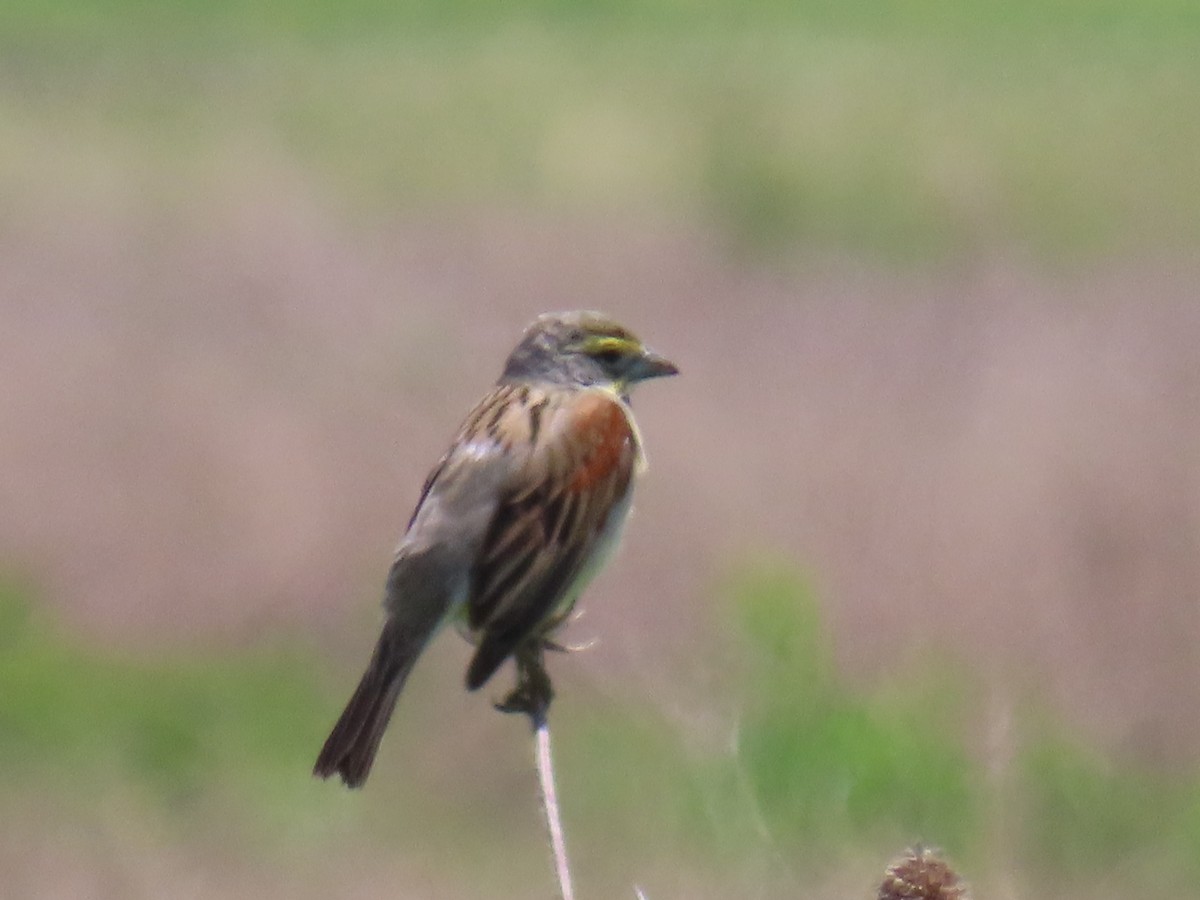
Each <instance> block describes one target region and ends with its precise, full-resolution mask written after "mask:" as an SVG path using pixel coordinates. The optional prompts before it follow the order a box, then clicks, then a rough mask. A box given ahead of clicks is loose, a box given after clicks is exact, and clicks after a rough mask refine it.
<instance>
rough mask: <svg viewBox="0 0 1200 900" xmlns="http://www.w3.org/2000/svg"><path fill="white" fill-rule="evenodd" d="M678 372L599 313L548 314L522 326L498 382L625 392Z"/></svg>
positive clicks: (629, 332) (630, 334) (630, 333)
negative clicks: (546, 383) (542, 382)
mask: <svg viewBox="0 0 1200 900" xmlns="http://www.w3.org/2000/svg"><path fill="white" fill-rule="evenodd" d="M678 371H679V369H678V368H676V366H675V364H674V363H672V362H671V361H670V360H668V359H666V358H665V357H663V356H660V355H659V354H657V353H655V352H654V351H653V350H651V349H649V348H648V347H647V346H646V345H645V344H643V343H642V342H641V341H640V340H638V338H637V337H636V336H635V335H634V334H633V333H632V332H631V331H630V330H629V329H627V328H625V327H623V326H621V325H618V324H617V323H616V322H614V321H613V320H612V319H611V318H609V317H608V316H606V315H604V314H603V313H597V312H586V311H585V312H568V313H546V314H544V315H541V316H538V317H537V318H536V319H534V321H533V323H532V324H531V325H530V326H529V327H528V328H526V329H525V334H524V335H523V336H522V338H521V342H520V343H519V344H517V346H516V349H514V350H513V352H512V353H511V354H510V355H509V357H508V362H507V363H505V366H504V375H503V376H502V377H501V381H528V380H532V379H537V380H545V381H552V382H555V383H557V384H574V385H589V386H590V385H599V386H603V387H611V388H612V389H613V390H615V391H617V393H619V394H622V395H626V394H628V392H629V390H630V388H631V387H632V386H633V385H635V384H637V383H638V382H639V381H645V380H646V379H648V378H659V377H662V376H664V375H675V374H676V373H678Z"/></svg>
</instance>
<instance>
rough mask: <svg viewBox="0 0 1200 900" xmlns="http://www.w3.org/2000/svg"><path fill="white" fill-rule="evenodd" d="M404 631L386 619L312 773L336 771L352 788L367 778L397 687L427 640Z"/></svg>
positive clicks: (323, 774) (406, 675)
mask: <svg viewBox="0 0 1200 900" xmlns="http://www.w3.org/2000/svg"><path fill="white" fill-rule="evenodd" d="M403 632H404V629H403V628H402V627H401V626H400V625H399V623H398V622H396V621H395V619H391V618H389V619H388V622H387V624H386V625H384V628H383V633H382V634H381V635H380V636H379V641H378V643H376V645H375V652H374V653H373V654H372V656H371V662H370V664H369V665H368V666H367V670H366V672H364V673H363V676H362V680H360V681H359V683H358V687H357V688H355V690H354V695H353V696H352V697H351V698H350V702H349V703H347V704H346V708H345V710H343V711H342V715H341V718H339V719H338V720H337V724H336V725H334V726H333V731H332V732H330V734H329V737H328V738H327V739H326V740H325V746H324V747H322V748H321V755H320V756H318V757H317V764H316V766H314V767H313V774H314V775H316V776H318V777H320V778H328V777H329V776H331V775H333V774H334V773H335V772H336V773H337V774H338V775H340V776H341V778H342V781H343V782H345V784H346V786H347V787H352V788H356V787H361V786H362V783H363V782H364V781H366V780H367V775H368V774H369V773H370V771H371V763H373V762H374V761H375V753H376V751H378V750H379V742H380V740H381V739H382V738H383V732H384V730H385V729H386V728H387V725H388V721H389V720H390V719H391V717H392V710H394V709H395V708H396V700H397V699H398V698H399V696H400V689H401V688H403V687H404V682H405V681H407V680H408V673H409V672H411V671H412V667H413V663H415V662H416V661H417V656H418V655H419V654H420V652H421V649H422V647H423V646H424V644H425V639H424V638H425V636H424V635H422V636H421V637H420V638H419V639H416V640H414V639H412V638H411V637H406V635H405V634H404V633H403Z"/></svg>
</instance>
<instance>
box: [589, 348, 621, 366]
mask: <svg viewBox="0 0 1200 900" xmlns="http://www.w3.org/2000/svg"><path fill="white" fill-rule="evenodd" d="M623 355H624V354H622V353H621V351H620V350H601V351H600V352H599V353H597V354H596V359H598V360H600V362H602V363H604V364H605V365H606V366H615V365H616V364H617V363H619V362H620V361H621V357H622V356H623Z"/></svg>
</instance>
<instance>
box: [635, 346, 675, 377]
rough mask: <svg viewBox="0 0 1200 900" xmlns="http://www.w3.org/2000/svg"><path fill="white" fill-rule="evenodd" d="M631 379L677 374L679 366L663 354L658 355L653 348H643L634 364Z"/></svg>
mask: <svg viewBox="0 0 1200 900" xmlns="http://www.w3.org/2000/svg"><path fill="white" fill-rule="evenodd" d="M631 374H632V375H633V378H631V379H630V380H631V381H645V380H646V379H647V378H662V377H664V376H666V375H678V374H679V367H678V366H677V365H675V363H673V362H671V361H670V360H669V359H667V358H666V357H665V356H659V355H658V354H657V353H655V352H654V351H653V350H645V351H643V352H642V355H641V356H640V357H639V358H638V361H637V362H636V363H635V364H634V367H633V372H632V373H631Z"/></svg>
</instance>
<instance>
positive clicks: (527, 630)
mask: <svg viewBox="0 0 1200 900" xmlns="http://www.w3.org/2000/svg"><path fill="white" fill-rule="evenodd" d="M678 371H679V370H678V369H677V368H676V367H675V365H674V364H672V363H671V362H669V361H668V360H667V359H665V358H663V357H662V356H659V355H658V354H657V353H654V352H653V351H651V350H649V349H647V348H646V347H645V346H644V345H643V344H642V342H641V341H640V340H638V339H637V338H636V337H635V336H634V335H633V334H632V333H631V332H629V331H628V330H627V329H625V328H623V327H621V326H620V325H618V324H617V323H616V322H614V321H612V320H611V319H610V318H608V317H607V316H604V315H601V314H600V313H595V312H570V313H548V314H546V315H543V316H539V317H538V318H537V319H536V320H534V322H533V324H531V325H530V326H529V327H528V328H527V329H526V330H525V334H524V335H523V336H522V338H521V342H520V343H519V344H517V347H516V349H515V350H513V352H512V354H511V355H510V356H509V357H508V361H507V362H506V363H505V365H504V373H503V374H502V375H501V376H500V380H499V381H498V382H497V383H496V386H495V387H494V388H493V389H492V391H491V392H490V393H489V394H488V395H487V396H486V397H484V398H483V400H482V401H480V403H479V405H478V406H476V407H475V409H474V410H473V411H472V412H471V414H470V415H469V416H467V420H466V422H465V423H464V424H463V426H462V428H461V429H460V430H459V432H458V435H457V437H455V439H454V442H453V443H452V444H451V445H450V449H449V450H448V451H447V452H446V454H445V455H444V456H443V457H442V458H441V460H440V461H439V462H438V464H437V465H436V466H435V467H434V469H433V472H432V473H430V475H429V478H428V479H427V480H426V481H425V487H424V489H423V490H422V491H421V498H420V500H418V501H417V508H416V510H415V511H414V512H413V514H412V518H411V519H410V520H409V523H408V528H407V530H406V532H405V535H404V537H403V538H402V539H401V541H400V546H399V547H398V548H397V549H396V553H395V557H394V559H393V561H392V567H391V570H390V571H389V572H388V577H387V585H386V588H385V592H384V600H383V605H384V609H385V610H386V612H387V620H386V622H385V623H384V626H383V632H382V634H380V636H379V641H378V643H376V645H375V652H374V653H373V654H372V656H371V661H370V663H368V665H367V670H366V672H365V673H363V676H362V680H361V681H360V682H359V684H358V687H357V689H355V691H354V695H353V696H352V697H351V698H350V702H349V703H348V704H347V705H346V709H345V711H344V712H343V713H342V715H341V718H339V719H338V721H337V724H336V725H335V726H334V728H333V732H332V733H331V734H330V735H329V738H328V739H327V740H326V741H325V746H324V747H323V748H322V750H321V755H320V757H319V758H318V759H317V764H316V767H315V769H314V774H316V775H318V776H320V777H321V778H328V777H329V776H330V775H333V774H334V773H335V772H336V773H337V774H338V775H340V776H341V778H342V781H344V782H345V783H346V784H347V785H348V786H349V787H358V786H360V785H361V784H362V783H363V781H365V780H366V777H367V774H368V773H369V772H370V769H371V763H372V761H373V760H374V759H375V753H376V751H377V750H378V749H379V741H380V739H381V738H382V737H383V732H384V729H385V728H387V724H388V720H389V719H390V718H391V715H392V710H393V709H394V708H395V706H396V700H397V698H398V697H399V695H400V690H401V688H403V687H404V682H405V680H406V679H407V678H408V675H409V673H410V672H411V671H412V667H413V664H414V663H415V662H416V661H417V657H418V656H419V655H420V654H421V651H422V650H423V649H424V647H425V645H426V643H428V641H429V639H430V638H431V637H432V636H433V635H434V633H435V632H437V631H438V629H439V628H440V627H441V626H442V625H444V624H446V623H447V622H454V623H455V624H457V625H458V626H459V628H460V630H461V631H462V632H463V633H464V635H465V636H466V637H467V639H468V640H470V641H471V642H472V643H473V644H474V645H475V647H476V649H475V653H474V656H473V657H472V659H471V662H470V665H468V667H467V679H466V680H467V688H468V689H469V690H476V689H477V688H479V687H481V686H482V685H483V684H484V683H485V682H486V681H487V680H488V679H489V678H490V677H491V676H492V675H493V674H494V673H495V671H496V670H497V669H498V668H499V667H500V665H501V664H502V663H503V662H504V661H505V660H506V659H508V658H509V657H510V656H512V657H514V658H515V660H516V663H517V670H518V671H517V686H516V688H515V689H514V690H513V692H512V693H511V694H510V695H509V697H508V699H507V700H506V701H505V702H504V703H503V704H501V705H500V706H499V708H500V709H501V710H504V711H507V712H526V713H528V714H529V715H530V716H531V717H536V716H542V715H544V713H545V710H546V708H547V707H548V706H549V704H550V700H551V697H552V696H553V692H552V690H551V687H550V681H549V678H548V677H547V676H546V674H545V670H544V669H543V668H542V651H543V650H546V649H563V648H561V647H560V646H559V645H558V644H556V643H554V641H553V640H552V639H551V635H552V634H553V632H554V630H555V628H556V627H557V626H559V625H560V624H561V623H562V622H563V620H564V619H565V618H566V617H567V615H568V614H569V613H570V612H571V608H572V607H573V605H574V603H575V600H576V599H577V598H578V597H579V594H580V593H581V592H582V591H583V589H584V587H585V586H586V585H587V582H588V581H589V580H590V579H591V577H592V575H594V574H595V573H596V571H597V570H598V569H599V568H600V565H601V564H602V563H603V562H604V559H605V557H606V556H607V555H608V551H609V550H611V548H612V547H613V545H614V544H615V543H616V537H617V535H618V533H619V532H620V530H621V525H622V523H623V521H624V519H625V517H626V514H627V513H628V512H629V505H630V496H631V493H632V488H633V479H634V477H635V475H637V474H638V472H639V471H640V470H641V469H642V468H643V467H644V457H643V455H642V446H641V436H640V434H639V432H638V428H637V425H636V424H635V422H634V420H633V412H632V411H631V410H630V408H629V391H630V390H631V388H632V387H633V386H634V385H635V384H637V383H638V382H640V381H645V380H646V379H648V378H658V377H660V376H664V375H674V374H676V373H677V372H678Z"/></svg>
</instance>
